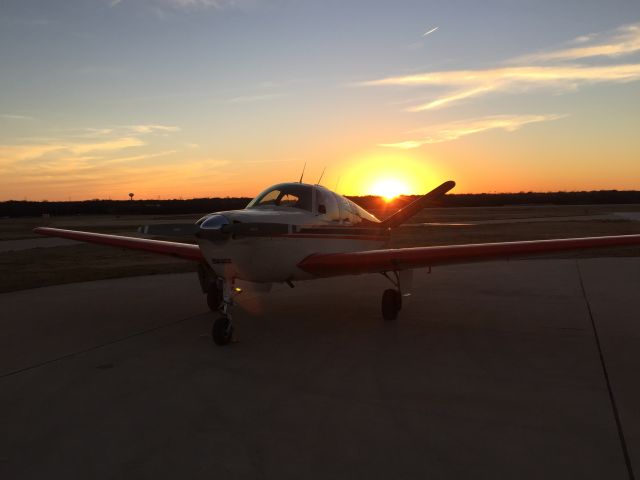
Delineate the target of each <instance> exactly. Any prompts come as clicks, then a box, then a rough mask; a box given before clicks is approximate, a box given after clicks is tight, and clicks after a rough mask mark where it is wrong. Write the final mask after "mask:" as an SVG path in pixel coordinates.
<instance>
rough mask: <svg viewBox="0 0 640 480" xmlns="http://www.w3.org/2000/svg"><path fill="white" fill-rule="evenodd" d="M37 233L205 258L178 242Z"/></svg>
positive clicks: (51, 230) (57, 231)
mask: <svg viewBox="0 0 640 480" xmlns="http://www.w3.org/2000/svg"><path fill="white" fill-rule="evenodd" d="M33 231H34V232H35V233H39V234H40V235H49V236H51V237H62V238H68V239H71V240H78V241H80V242H89V243H99V244H102V245H109V246H111V247H122V248H130V249H133V250H142V251H145V252H151V253H159V254H162V255H170V256H173V257H180V258H184V259H186V260H192V261H194V262H200V261H203V260H204V258H203V256H202V253H201V252H200V247H198V245H193V244H189V243H178V242H165V241H162V240H150V239H147V238H134V237H123V236H120V235H107V234H104V233H90V232H78V231H75V230H63V229H60V228H48V227H38V228H34V229H33Z"/></svg>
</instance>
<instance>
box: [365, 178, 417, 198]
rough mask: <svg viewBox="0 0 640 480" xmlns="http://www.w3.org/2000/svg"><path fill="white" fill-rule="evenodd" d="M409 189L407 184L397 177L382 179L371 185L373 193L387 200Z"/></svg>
mask: <svg viewBox="0 0 640 480" xmlns="http://www.w3.org/2000/svg"><path fill="white" fill-rule="evenodd" d="M407 191H408V187H407V185H406V184H404V183H402V182H400V181H398V180H395V179H385V180H380V181H378V182H377V183H375V184H374V185H373V186H372V187H371V193H372V194H373V195H379V196H381V197H383V198H384V199H385V200H386V201H387V202H388V201H390V200H392V199H394V198H395V197H397V196H398V195H400V194H402V193H407Z"/></svg>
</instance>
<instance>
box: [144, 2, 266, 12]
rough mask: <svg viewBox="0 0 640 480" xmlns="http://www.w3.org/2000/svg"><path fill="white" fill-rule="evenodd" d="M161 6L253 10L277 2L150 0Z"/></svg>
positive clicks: (185, 8) (189, 8) (183, 8)
mask: <svg viewBox="0 0 640 480" xmlns="http://www.w3.org/2000/svg"><path fill="white" fill-rule="evenodd" d="M149 1H150V3H155V4H157V5H159V6H163V7H169V8H173V9H177V10H178V9H179V10H192V11H193V10H203V9H214V10H253V9H256V8H260V7H263V6H267V5H269V4H273V3H275V2H276V0H149Z"/></svg>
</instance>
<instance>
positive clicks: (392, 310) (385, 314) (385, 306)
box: [380, 270, 413, 322]
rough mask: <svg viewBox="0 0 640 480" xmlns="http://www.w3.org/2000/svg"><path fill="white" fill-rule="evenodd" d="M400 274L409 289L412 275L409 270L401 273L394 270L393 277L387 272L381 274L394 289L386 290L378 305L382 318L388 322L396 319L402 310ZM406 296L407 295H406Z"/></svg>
mask: <svg viewBox="0 0 640 480" xmlns="http://www.w3.org/2000/svg"><path fill="white" fill-rule="evenodd" d="M401 273H402V276H403V277H404V278H403V282H404V283H407V284H409V285H408V286H409V287H410V284H411V283H412V273H413V272H412V271H411V270H403V271H402V272H398V271H396V270H394V271H393V276H391V275H390V274H389V273H388V272H382V275H384V276H385V277H386V278H387V279H388V280H389V281H390V282H391V283H393V285H394V286H395V287H396V288H395V289H393V288H388V289H387V290H385V291H384V292H383V293H382V303H381V305H380V306H381V310H382V318H384V319H385V320H386V321H388V322H391V321H393V320H395V319H396V318H398V313H399V312H400V310H401V309H402V296H403V295H402V289H401V287H400V276H401ZM407 295H409V294H408V293H407Z"/></svg>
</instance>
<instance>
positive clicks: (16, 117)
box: [0, 113, 35, 120]
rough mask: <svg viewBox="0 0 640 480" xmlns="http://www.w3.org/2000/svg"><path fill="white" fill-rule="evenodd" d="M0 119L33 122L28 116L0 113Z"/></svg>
mask: <svg viewBox="0 0 640 480" xmlns="http://www.w3.org/2000/svg"><path fill="white" fill-rule="evenodd" d="M0 118H4V119H6V120H35V118H34V117H30V116H28V115H13V114H11V113H0Z"/></svg>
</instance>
